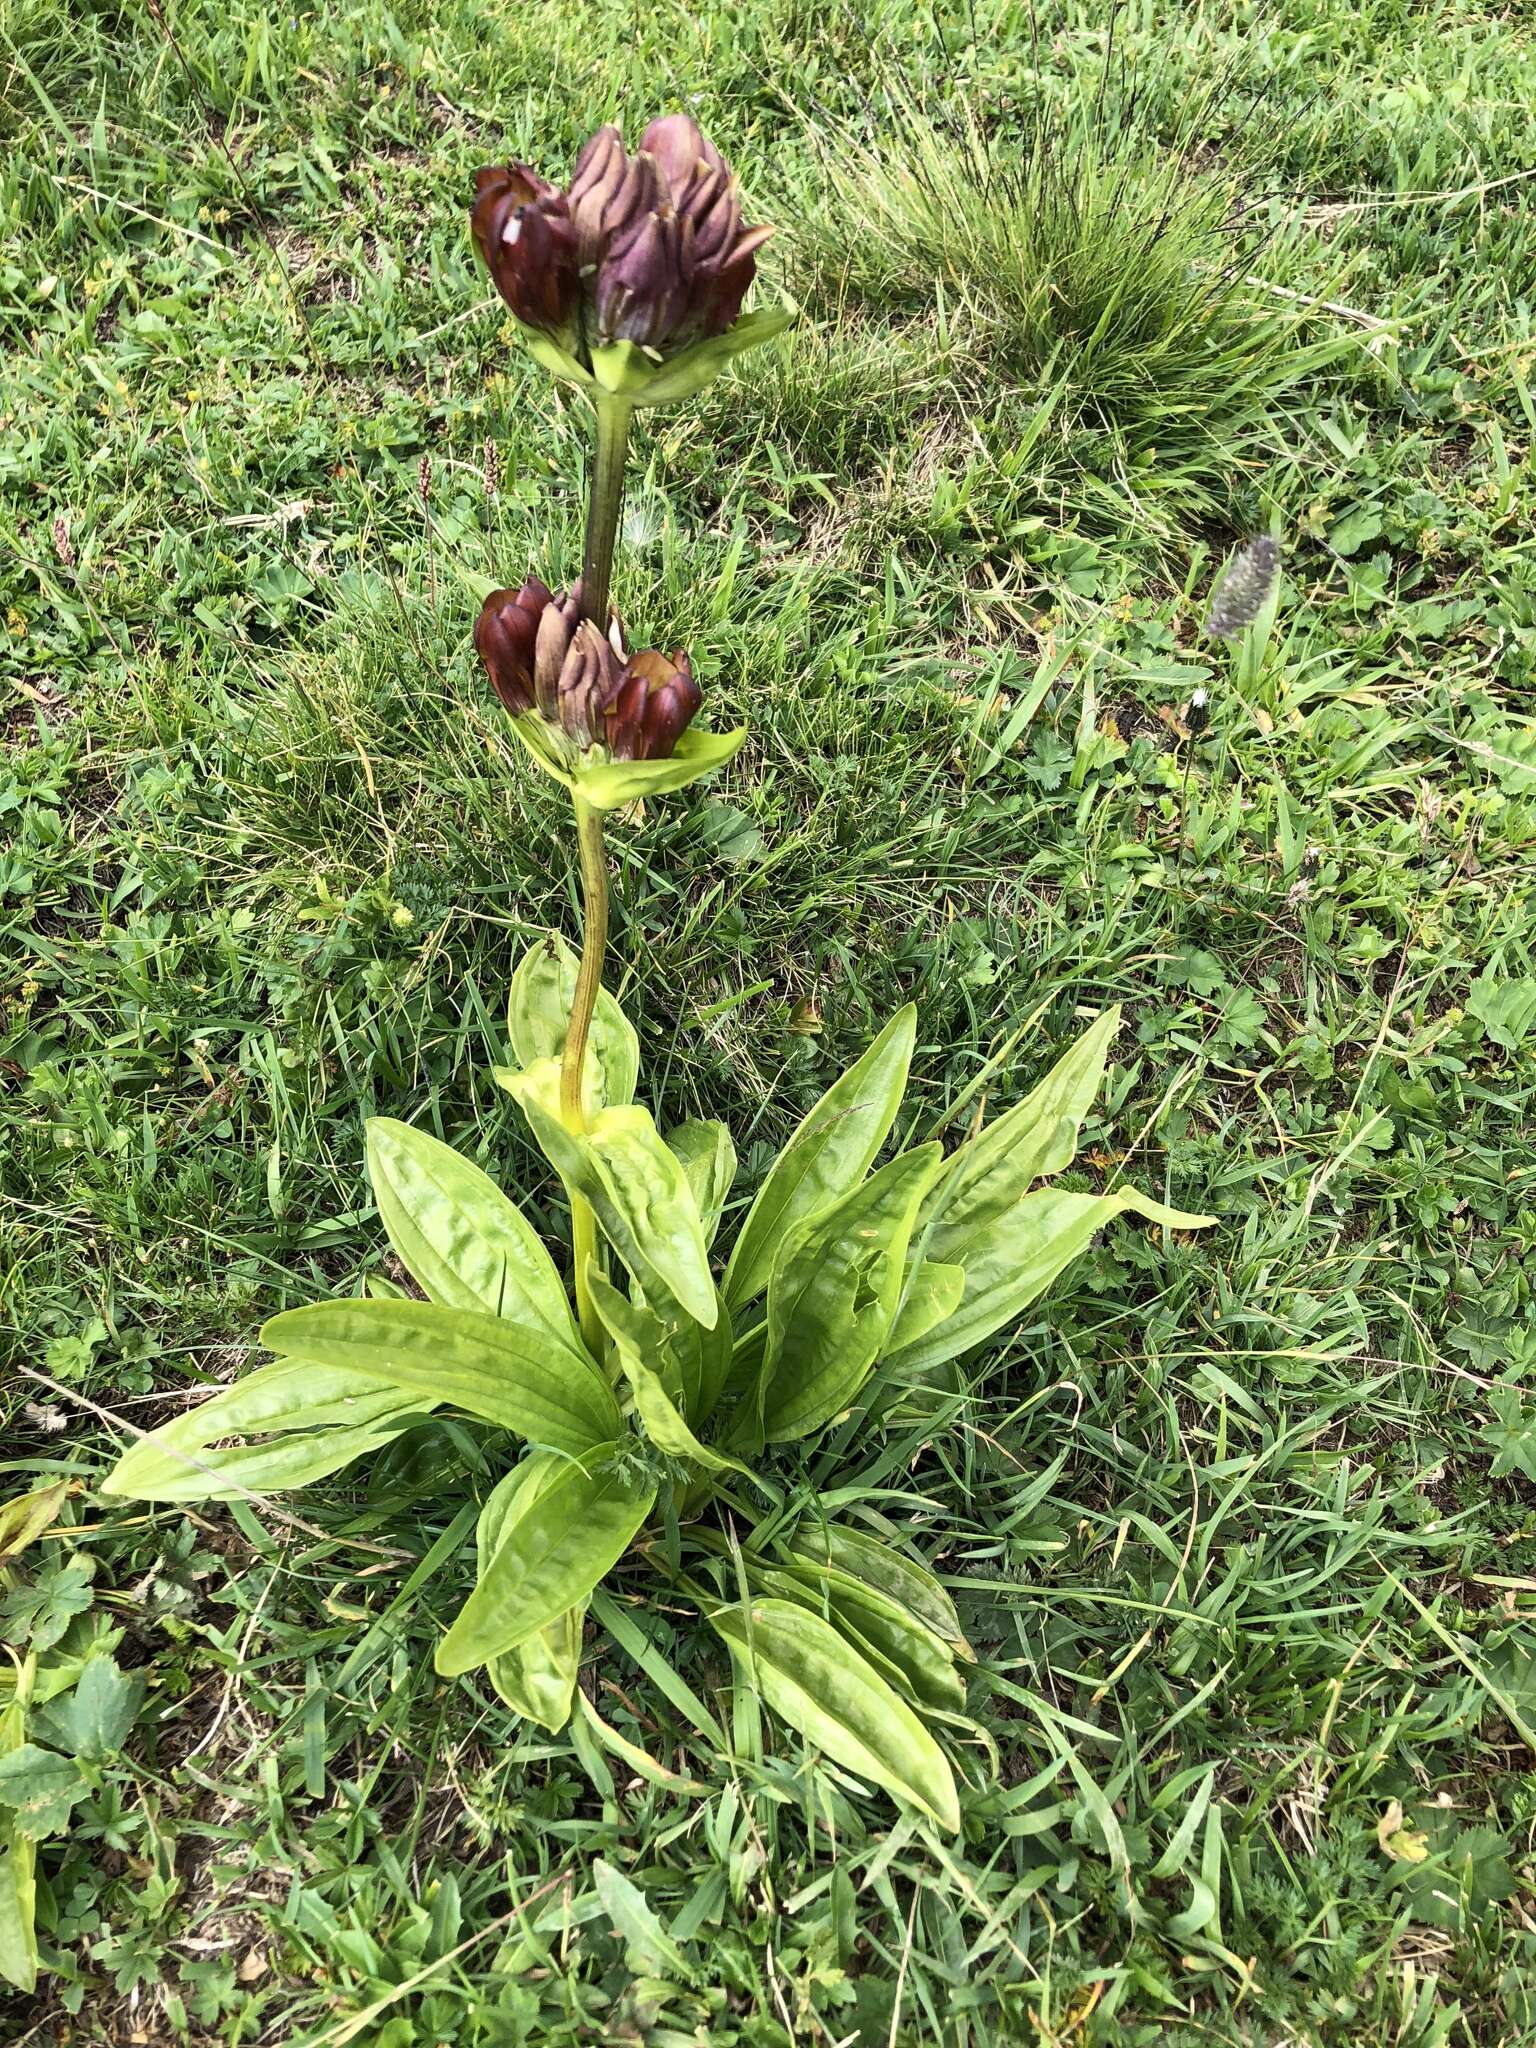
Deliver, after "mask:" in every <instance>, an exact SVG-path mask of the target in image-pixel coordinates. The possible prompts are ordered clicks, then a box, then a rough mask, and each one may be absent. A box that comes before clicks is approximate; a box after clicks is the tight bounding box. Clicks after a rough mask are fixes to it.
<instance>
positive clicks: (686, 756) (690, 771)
mask: <svg viewBox="0 0 1536 2048" xmlns="http://www.w3.org/2000/svg"><path fill="white" fill-rule="evenodd" d="M746 736H747V729H746V727H745V726H744V725H739V726H737V727H736V728H735V729H734V730H733V731H731V732H704V731H702V730H700V728H699V727H697V726H690V727H689V728H688V730H687V731H686V732H685V733H684V734H683V736H682V738H681V739H680V740H679V741H678V743H677V745H676V746H675V747H674V748H673V749H672V752H671V753H670V754H668V755H667V756H666V757H665V759H664V760H660V761H614V760H609V759H607V758H606V756H605V750H604V749H603V748H600V747H598V748H594V749H593V750H592V752H591V753H590V754H589V755H588V756H587V757H586V758H585V759H584V760H583V761H582V763H581V765H580V766H579V767H577V768H574V769H572V771H571V775H570V787H571V788H572V789H573V790H574V791H575V792H576V794H577V795H578V796H579V797H580V798H581V799H582V801H583V802H584V803H589V804H591V806H592V808H593V809H594V810H598V811H612V810H616V809H617V808H618V807H619V806H620V805H621V804H632V803H636V802H638V801H639V800H640V799H641V798H644V797H648V796H665V795H666V794H667V792H668V791H669V790H674V789H682V788H683V787H684V786H685V785H686V784H688V783H690V782H697V781H698V779H699V777H700V776H701V775H713V774H714V773H715V771H716V770H717V769H719V768H723V767H724V766H725V764H726V763H727V761H729V760H731V759H732V758H733V757H734V756H735V755H736V754H737V753H738V752H739V751H740V748H741V745H742V742H743V741H744V740H745V739H746Z"/></svg>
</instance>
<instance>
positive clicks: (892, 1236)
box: [762, 1145, 943, 1443]
mask: <svg viewBox="0 0 1536 2048" xmlns="http://www.w3.org/2000/svg"><path fill="white" fill-rule="evenodd" d="M942 1163H943V1157H942V1154H941V1152H940V1150H939V1147H938V1146H937V1145H926V1146H923V1147H922V1148H921V1149H919V1150H917V1151H915V1152H904V1153H903V1154H902V1155H901V1157H900V1158H899V1159H892V1160H891V1161H889V1163H888V1164H887V1165H885V1166H882V1167H881V1168H880V1169H879V1170H878V1171H877V1172H875V1173H872V1174H871V1175H870V1177H869V1179H868V1180H867V1181H865V1182H864V1184H863V1185H862V1187H857V1188H855V1189H854V1190H853V1192H852V1193H851V1194H847V1195H844V1196H843V1197H842V1198H841V1199H840V1200H839V1201H837V1202H835V1203H834V1204H833V1205H832V1206H831V1207H830V1208H828V1209H825V1210H823V1211H822V1212H821V1213H820V1214H818V1215H815V1216H812V1217H809V1218H808V1219H807V1220H806V1221H805V1222H804V1223H802V1224H800V1225H799V1226H798V1227H797V1229H796V1230H795V1232H794V1233H793V1234H792V1235H791V1236H790V1237H789V1238H787V1239H786V1240H785V1242H784V1246H783V1249H782V1251H781V1253H780V1257H779V1261H778V1263H777V1265H776V1266H775V1268H774V1273H773V1279H772V1281H771V1282H770V1283H769V1287H768V1349H767V1353H766V1355H765V1357H764V1361H763V1377H762V1386H763V1431H764V1435H765V1436H766V1438H767V1440H768V1441H769V1442H770V1443H781V1442H784V1441H785V1440H787V1439H789V1438H791V1437H799V1436H809V1435H810V1433H811V1431H812V1430H816V1429H820V1428H821V1427H822V1425H823V1424H824V1423H826V1422H829V1421H830V1420H831V1419H832V1417H833V1416H834V1415H837V1414H840V1413H841V1411H842V1410H843V1409H844V1408H846V1407H847V1405H848V1403H849V1402H850V1401H851V1400H852V1399H853V1397H854V1395H855V1394H856V1393H857V1392H858V1390H859V1388H860V1387H861V1386H862V1385H863V1384H864V1381H865V1379H866V1378H867V1377H868V1375H869V1371H870V1368H871V1367H872V1366H873V1365H874V1362H875V1359H876V1358H877V1356H878V1355H879V1352H880V1347H881V1344H882V1343H883V1341H884V1339H885V1336H886V1333H887V1332H888V1331H889V1329H890V1327H891V1323H892V1320H893V1318H894V1316H895V1314H896V1304H897V1301H898V1299H899V1297H900V1293H901V1272H902V1266H903V1264H904V1263H905V1260H906V1256H907V1244H908V1242H909V1240H910V1238H911V1235H912V1226H913V1224H914V1222H915V1221H916V1218H917V1206H918V1203H919V1202H921V1200H922V1198H923V1196H924V1195H925V1194H926V1193H927V1191H928V1189H929V1187H930V1186H931V1185H932V1182H933V1177H934V1175H935V1174H936V1173H937V1172H938V1171H939V1168H940V1166H941V1164H942Z"/></svg>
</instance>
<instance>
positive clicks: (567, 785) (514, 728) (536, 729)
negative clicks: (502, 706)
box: [481, 585, 576, 789]
mask: <svg viewBox="0 0 1536 2048" xmlns="http://www.w3.org/2000/svg"><path fill="white" fill-rule="evenodd" d="M492 587H493V588H494V585H493V586H492ZM481 602H482V603H483V602H484V599H482V600H481ZM507 726H508V727H509V728H510V730H511V732H512V735H513V737H514V739H516V741H517V742H518V744H519V746H521V747H524V748H526V749H527V751H528V753H529V754H530V755H531V756H532V757H533V761H534V764H535V766H537V767H539V768H542V769H543V771H544V773H545V774H546V775H552V776H553V777H554V779H555V781H556V782H558V783H559V784H560V786H561V788H562V789H574V788H575V786H576V785H575V783H574V781H573V780H572V777H571V765H572V764H571V758H570V757H569V756H568V755H565V754H561V753H557V752H556V750H555V748H554V746H553V745H552V744H551V739H550V729H549V727H548V726H547V725H546V724H545V723H544V719H543V717H542V715H541V714H540V713H539V712H537V711H525V712H523V713H522V714H521V715H520V716H518V717H516V718H509V719H508V720H507Z"/></svg>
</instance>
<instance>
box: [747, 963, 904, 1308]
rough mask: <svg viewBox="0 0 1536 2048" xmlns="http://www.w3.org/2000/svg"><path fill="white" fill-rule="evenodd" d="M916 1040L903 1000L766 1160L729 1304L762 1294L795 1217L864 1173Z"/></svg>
mask: <svg viewBox="0 0 1536 2048" xmlns="http://www.w3.org/2000/svg"><path fill="white" fill-rule="evenodd" d="M916 1038H917V1011H916V1009H915V1008H914V1007H913V1006H912V1005H911V1004H910V1003H909V1004H908V1005H907V1007H906V1008H905V1009H903V1010H898V1011H897V1013H896V1015H895V1016H894V1017H893V1018H892V1019H891V1021H890V1023H889V1024H887V1025H886V1027H885V1029H884V1030H883V1031H882V1032H881V1033H880V1035H879V1037H878V1038H877V1039H876V1040H875V1041H874V1043H873V1044H872V1045H871V1046H870V1047H869V1048H868V1050H867V1051H866V1052H865V1053H864V1054H863V1056H862V1057H861V1058H860V1059H857V1060H855V1062H854V1063H853V1065H852V1066H851V1067H850V1068H849V1069H848V1071H847V1073H846V1074H844V1075H843V1077H842V1079H841V1080H839V1081H834V1082H833V1084H832V1086H831V1087H830V1088H829V1089H828V1090H827V1092H826V1094H825V1095H823V1096H822V1098H821V1100H820V1102H818V1103H817V1104H816V1106H815V1108H814V1109H812V1110H811V1111H810V1112H809V1114H808V1115H807V1116H806V1117H805V1119H804V1121H803V1122H802V1123H801V1124H800V1127H799V1128H798V1130H796V1131H795V1133H794V1135H793V1136H792V1137H791V1138H790V1140H789V1143H788V1144H787V1145H786V1146H785V1147H784V1150H783V1151H782V1152H781V1153H780V1154H779V1156H778V1158H777V1159H776V1160H775V1161H774V1162H773V1165H772V1166H771V1167H770V1168H769V1170H768V1177H767V1179H766V1180H765V1181H764V1182H763V1184H762V1186H761V1187H760V1188H759V1189H758V1191H757V1198H756V1200H755V1201H754V1202H753V1204H752V1207H751V1208H750V1209H749V1210H748V1212H747V1220H746V1222H745V1223H744V1224H743V1225H742V1227H741V1235H740V1236H739V1237H738V1238H737V1240H736V1247H735V1250H734V1251H733V1252H732V1253H731V1262H730V1266H729V1268H728V1269H727V1271H726V1276H725V1287H724V1290H723V1291H724V1294H725V1299H726V1301H727V1303H728V1304H729V1305H730V1307H731V1308H733V1309H738V1308H740V1307H742V1306H743V1305H744V1304H745V1303H747V1302H749V1301H752V1300H754V1299H755V1298H756V1296H758V1295H759V1294H761V1293H762V1291H763V1289H764V1288H765V1287H766V1286H767V1285H768V1279H769V1275H770V1274H771V1272H772V1271H773V1262H774V1259H775V1257H776V1255H777V1253H778V1250H779V1247H780V1246H781V1245H782V1244H783V1242H784V1240H785V1238H786V1237H787V1236H788V1234H789V1232H790V1231H791V1230H792V1229H793V1228H794V1227H795V1225H796V1224H797V1223H799V1222H800V1221H801V1220H802V1219H803V1218H805V1217H807V1216H809V1215H811V1214H813V1213H814V1212H815V1211H816V1210H817V1209H821V1208H824V1207H825V1206H826V1204H827V1203H828V1202H831V1201H833V1200H835V1199H836V1198H837V1196H839V1195H841V1194H845V1193H846V1192H847V1191H848V1189H849V1188H851V1187H855V1186H857V1184H858V1183H859V1182H860V1181H861V1180H862V1179H863V1178H864V1176H865V1174H866V1173H867V1172H868V1171H869V1167H870V1162H871V1161H872V1160H873V1159H874V1156H875V1154H876V1153H877V1152H878V1151H879V1150H880V1147H881V1146H882V1145H883V1144H884V1143H885V1140H886V1136H887V1133H888V1132H889V1131H890V1128H891V1125H892V1124H893V1123H894V1122H895V1120H896V1112H897V1110H898V1109H899V1108H900V1107H901V1098H902V1093H903V1091H904V1090H905V1088H906V1085H907V1068H908V1067H909V1066H910V1064H911V1061H912V1047H913V1045H914V1043H915V1042H916Z"/></svg>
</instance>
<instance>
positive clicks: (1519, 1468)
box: [1483, 1387, 1536, 1480]
mask: <svg viewBox="0 0 1536 2048" xmlns="http://www.w3.org/2000/svg"><path fill="white" fill-rule="evenodd" d="M1488 1405H1489V1407H1490V1408H1491V1409H1492V1410H1493V1412H1494V1415H1495V1417H1496V1418H1497V1420H1496V1421H1494V1422H1491V1423H1487V1424H1485V1425H1484V1428H1483V1441H1484V1442H1485V1443H1486V1444H1488V1445H1489V1446H1490V1447H1491V1448H1492V1450H1493V1453H1494V1458H1493V1464H1492V1466H1491V1467H1490V1469H1489V1477H1490V1478H1493V1479H1503V1478H1504V1477H1505V1475H1506V1474H1507V1473H1510V1472H1520V1473H1523V1474H1524V1475H1525V1477H1526V1478H1527V1479H1530V1480H1536V1411H1532V1410H1531V1409H1529V1408H1527V1407H1526V1406H1525V1404H1524V1403H1523V1402H1522V1401H1521V1399H1520V1396H1519V1394H1518V1393H1517V1392H1516V1390H1515V1389H1514V1388H1513V1387H1495V1388H1494V1389H1493V1390H1492V1392H1491V1393H1490V1394H1489V1396H1488Z"/></svg>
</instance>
